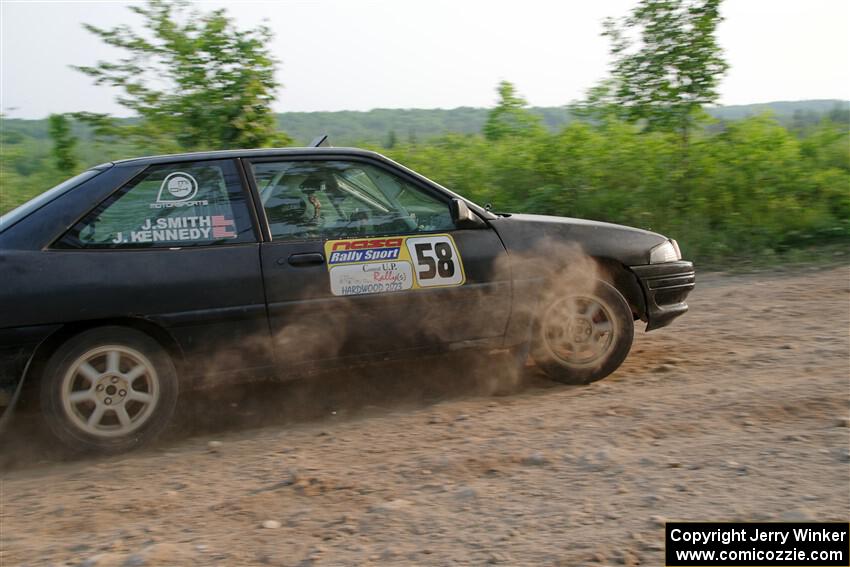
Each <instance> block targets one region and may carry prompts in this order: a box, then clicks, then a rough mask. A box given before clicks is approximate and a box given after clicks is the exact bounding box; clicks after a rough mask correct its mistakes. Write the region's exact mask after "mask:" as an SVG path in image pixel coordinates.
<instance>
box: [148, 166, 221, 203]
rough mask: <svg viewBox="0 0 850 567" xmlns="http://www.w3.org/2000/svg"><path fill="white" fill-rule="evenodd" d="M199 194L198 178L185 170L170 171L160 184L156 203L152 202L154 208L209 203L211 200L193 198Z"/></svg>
mask: <svg viewBox="0 0 850 567" xmlns="http://www.w3.org/2000/svg"><path fill="white" fill-rule="evenodd" d="M197 194H198V182H197V180H196V179H195V178H194V177H192V176H191V175H189V174H188V173H186V172H184V171H175V172H173V173H169V174H168V175H167V176H166V177H165V179H163V180H162V185H160V186H159V193H157V196H156V203H151V208H152V209H170V208H173V207H195V206H199V205H208V204H209V201H206V200H200V201H193V200H192V199H193V198H194V197H195V195H197Z"/></svg>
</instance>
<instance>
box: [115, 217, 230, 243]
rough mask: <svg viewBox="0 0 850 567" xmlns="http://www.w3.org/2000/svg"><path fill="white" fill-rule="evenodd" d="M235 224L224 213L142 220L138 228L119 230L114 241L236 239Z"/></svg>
mask: <svg viewBox="0 0 850 567" xmlns="http://www.w3.org/2000/svg"><path fill="white" fill-rule="evenodd" d="M235 228H236V223H235V222H234V221H233V220H232V219H228V218H226V217H225V216H224V215H210V216H197V217H177V218H161V219H155V220H152V219H145V222H144V223H142V226H141V227H140V228H139V230H131V231H126V232H118V233H116V234H115V237H114V238H113V239H112V243H113V244H124V243H127V242H130V243H135V242H139V243H144V242H187V241H205V240H219V239H222V238H236V237H237V236H238V234H236V231H235Z"/></svg>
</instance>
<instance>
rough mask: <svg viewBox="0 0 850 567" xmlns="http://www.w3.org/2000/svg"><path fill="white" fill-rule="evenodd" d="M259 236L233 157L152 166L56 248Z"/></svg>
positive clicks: (212, 241)
mask: <svg viewBox="0 0 850 567" xmlns="http://www.w3.org/2000/svg"><path fill="white" fill-rule="evenodd" d="M253 241H255V236H254V231H253V227H252V224H251V219H250V216H249V213H248V207H247V204H246V201H245V193H244V191H243V187H242V182H241V179H240V177H239V174H238V172H237V169H236V167H235V165H234V164H233V162H232V161H229V160H226V161H222V160H217V161H207V162H190V163H181V164H165V165H156V166H151V167H150V168H148V169H147V170H145V171H144V172H143V173H142V174H141V175H139V176H138V177H137V178H135V179H134V180H133V181H131V182H130V183H128V184H127V185H125V186H124V187H122V188H121V189H119V190H118V191H116V192H115V193H114V194H113V195H112V196H110V197H109V198H107V199H106V200H105V201H104V202H103V203H101V204H100V205H98V206H97V207H95V208H94V209H93V210H92V211H90V212H89V213H88V214H87V215H86V216H85V217H83V219H82V220H81V221H80V222H78V223H77V224H76V225H74V227H72V228H71V230H69V231H68V232H67V233H66V234H65V235H64V236H63V237H62V238H61V239H60V240H59V241H58V242H57V243H56V245H55V246H54V247H55V248H72V249H79V248H173V247H185V246H211V245H217V244H233V243H240V242H253Z"/></svg>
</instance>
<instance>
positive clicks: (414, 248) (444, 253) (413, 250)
mask: <svg viewBox="0 0 850 567" xmlns="http://www.w3.org/2000/svg"><path fill="white" fill-rule="evenodd" d="M325 257H326V258H327V259H328V262H327V264H328V274H329V277H330V284H331V293H333V294H334V295H338V296H344V295H363V294H368V293H386V292H393V291H404V290H409V289H423V288H429V287H451V286H459V285H463V284H464V282H465V281H466V275H465V274H464V271H463V262H462V260H461V257H460V253H459V252H458V249H457V246H456V245H455V242H454V239H453V238H452V237H451V235H449V234H434V235H428V236H395V237H385V238H355V239H346V240H329V241H327V242H325Z"/></svg>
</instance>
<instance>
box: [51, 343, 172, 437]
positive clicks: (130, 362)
mask: <svg viewBox="0 0 850 567" xmlns="http://www.w3.org/2000/svg"><path fill="white" fill-rule="evenodd" d="M177 392H178V387H177V372H176V370H175V368H174V364H173V362H172V360H171V357H170V356H169V355H168V353H167V352H165V350H164V349H163V348H162V347H161V346H160V345H159V343H157V342H156V341H155V340H153V339H152V338H150V337H149V336H147V335H145V334H143V333H141V332H139V331H135V330H133V329H128V328H126V327H100V328H96V329H91V330H88V331H85V332H83V333H80V334H79V335H76V336H74V337H73V338H71V339H70V340H68V341H67V342H65V343H64V344H63V345H62V346H60V347H59V348H58V349H57V350H56V352H54V353H53V355H52V356H51V357H50V359H49V360H48V362H47V364H46V365H45V368H44V374H43V376H42V380H41V393H40V400H41V408H42V415H43V417H44V420H45V422H46V424H47V426H48V429H49V430H50V431H51V432H52V433H53V435H54V436H55V437H56V438H57V439H58V440H59V441H60V442H61V443H62V444H63V445H65V446H66V447H67V448H68V449H70V450H72V451H74V452H120V451H124V450H127V449H131V448H133V447H136V446H138V445H141V444H143V443H145V442H147V441H150V440H151V439H153V438H154V437H156V436H157V435H158V434H159V433H161V432H162V430H163V429H165V427H166V426H167V425H168V422H169V421H170V419H171V417H172V415H173V414H174V408H175V405H176V402H177Z"/></svg>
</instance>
